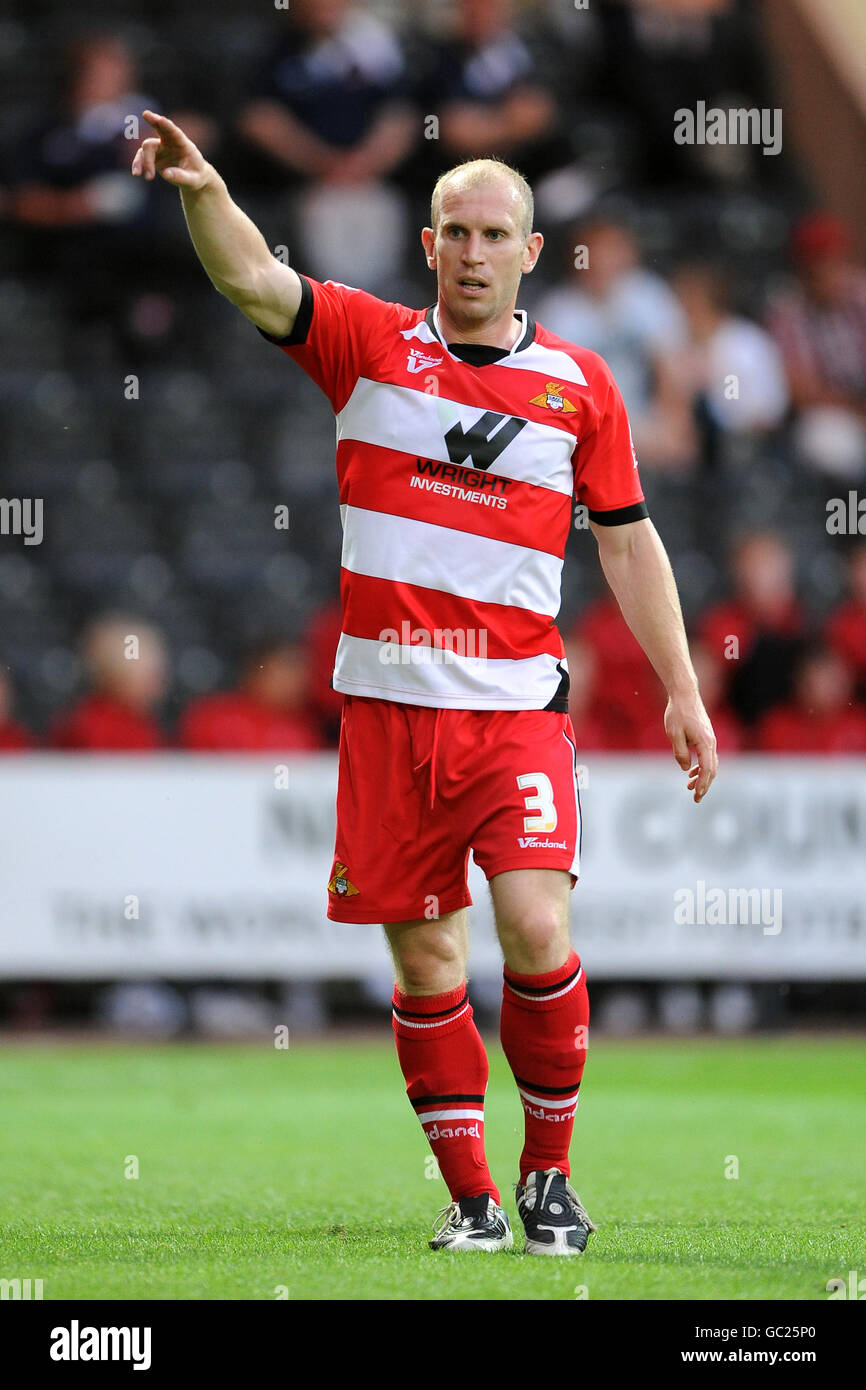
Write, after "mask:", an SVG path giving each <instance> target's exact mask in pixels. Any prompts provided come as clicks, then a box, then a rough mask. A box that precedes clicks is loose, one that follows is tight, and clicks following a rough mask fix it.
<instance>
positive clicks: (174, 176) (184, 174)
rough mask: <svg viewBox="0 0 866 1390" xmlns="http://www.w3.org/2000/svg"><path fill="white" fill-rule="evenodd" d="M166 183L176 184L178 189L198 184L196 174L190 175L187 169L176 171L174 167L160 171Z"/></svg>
mask: <svg viewBox="0 0 866 1390" xmlns="http://www.w3.org/2000/svg"><path fill="white" fill-rule="evenodd" d="M160 172H161V174H162V177H163V178H164V179H165V181H166V183H173V184H176V185H177V186H178V187H179V188H180V187H184V188H186V187H189V186H190V185H191V184H195V183H197V182H198V174H193V173H190V171H189V170H188V169H177V168H175V167H174V166H172V167H171V168H168V169H162V170H160Z"/></svg>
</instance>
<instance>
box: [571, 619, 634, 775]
mask: <svg viewBox="0 0 866 1390" xmlns="http://www.w3.org/2000/svg"><path fill="white" fill-rule="evenodd" d="M565 656H566V660H567V662H568V674H569V680H570V684H569V690H568V713H569V715H570V717H571V722H572V724H573V725H574V736H575V741H576V743H577V750H578V752H582V751H583V750H584V749H585V750H587V751H598V750H600V749H602V750H604V749H612V748H620V747H621V746H622V742H621V739H622V730H621V729H620V728H619V727H618V726H617V725H616V722H615V719H614V718H613V717H612V715H611V711H610V708H609V706H608V704H607V702H606V701H602V700H601V699H600V698H599V693H598V658H597V656H596V654H595V651H594V649H593V648H592V646H591V645H590V644H589V642H587V641H586V640H585V639H584V638H580V637H571V638H569V639H568V641H567V642H566V643H565Z"/></svg>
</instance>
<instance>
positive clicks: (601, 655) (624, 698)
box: [573, 597, 667, 747]
mask: <svg viewBox="0 0 866 1390" xmlns="http://www.w3.org/2000/svg"><path fill="white" fill-rule="evenodd" d="M573 635H574V637H575V638H577V639H581V640H583V641H584V642H588V643H589V645H590V646H591V647H592V649H593V651H594V652H595V655H596V659H597V661H598V671H597V675H596V689H597V690H600V691H603V692H604V702H605V706H606V707H607V708H608V712H609V713H608V718H606V720H605V722H606V724H607V728H608V733H607V737H608V739H611V738H613V739H614V740H616V743H617V745H618V746H624V747H629V746H633V745H630V744H629V742H628V739H630V738H631V727H632V726H634V727H635V728H639V727H641V726H642V725H643V724H644V723H647V722H650V721H652V720H653V719H655V718H656V717H657V718H658V719H659V720H661V719H662V718H663V717H664V712H665V704H666V703H667V701H666V698H665V692H664V686H663V685H662V683H661V681H660V680H659V678H658V676H657V675H656V673H655V671H654V670H653V668H652V666H651V665H650V663H649V658H648V657H647V656H646V654H645V652H644V650H643V648H642V647H641V645H640V643H639V642H638V640H637V638H636V637H635V636H634V634H633V632H632V631H631V629H630V628H629V626H628V624H627V623H626V621H625V618H624V617H623V616H622V613H621V612H620V610H619V605H618V604H617V602H616V600H615V599H614V598H612V597H605V598H601V599H598V600H597V601H596V602H595V603H592V604H590V606H589V607H588V608H587V609H586V611H585V612H584V613H583V614H582V615H581V617H580V618H579V620H578V622H577V623H576V625H575V628H574V633H573ZM623 720H626V721H627V722H628V726H629V728H628V729H627V730H625V729H624V730H623V731H622V733H619V732H618V730H619V728H620V727H621V725H622V721H623ZM611 731H612V732H611ZM621 738H625V739H626V742H625V744H621V743H620V742H619V740H620V739H621ZM607 746H611V744H610V742H608V744H607Z"/></svg>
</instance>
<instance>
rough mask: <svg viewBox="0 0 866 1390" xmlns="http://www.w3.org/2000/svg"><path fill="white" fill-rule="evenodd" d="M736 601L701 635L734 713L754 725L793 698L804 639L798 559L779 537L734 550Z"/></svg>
mask: <svg viewBox="0 0 866 1390" xmlns="http://www.w3.org/2000/svg"><path fill="white" fill-rule="evenodd" d="M731 568H732V572H733V581H734V590H735V593H734V597H733V598H731V599H726V600H724V601H723V602H722V603H719V604H716V605H715V606H714V607H712V608H710V609H709V611H708V612H707V613H705V614H704V616H703V618H702V619H701V621H700V623H699V625H698V629H699V636H700V637H701V638H702V639H703V641H704V642H705V643H706V644H707V646H708V648H709V650H710V652H711V653H712V654H714V655H715V656H716V657H717V658H719V659H720V660H721V661H722V662H723V663H724V665H723V668H722V669H723V670H724V669H727V672H728V677H727V680H726V681H725V687H726V689H725V697H726V699H727V700H728V702H729V703H730V706H731V708H732V710H733V712H734V713H735V715H736V716H737V717H738V718H739V719H741V720H742V721H743V722H744V723H746V724H753V723H754V721H755V720H756V719H758V718H759V717H760V716H761V715H762V714H764V712H765V711H766V710H767V709H769V708H770V706H771V705H774V704H777V703H779V701H781V700H785V699H787V698H788V696H789V694H790V688H791V677H792V672H793V666H794V663H795V661H796V660H797V658H798V657H799V654H800V648H801V643H802V640H803V637H804V614H803V610H802V607H801V605H800V603H799V601H798V599H797V595H796V592H795V587H794V581H795V565H794V557H793V555H792V553H791V550H790V549H789V547H788V546H787V545H786V544H785V542H784V541H783V540H782V538H781V537H780V536H777V535H776V534H775V533H773V532H770V531H761V532H755V533H753V534H752V535H749V536H746V537H744V538H743V539H741V540H740V541H739V542H738V543H737V544H736V545H735V546H734V548H733V552H732V556H731Z"/></svg>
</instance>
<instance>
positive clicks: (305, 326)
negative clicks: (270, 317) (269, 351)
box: [258, 275, 313, 347]
mask: <svg viewBox="0 0 866 1390" xmlns="http://www.w3.org/2000/svg"><path fill="white" fill-rule="evenodd" d="M298 279H299V280H300V282H301V302H300V305H299V306H298V312H297V314H296V316H295V322H294V324H293V326H292V331H291V333H287V334H286V336H285V338H275V337H274V335H273V333H266V332H265V330H264V329H263V328H259V329H258V331H259V333H261V335H262V337H263V338H267V340H268V342H269V343H276V345H277V347H301V346H302V345H303V344H304V343H305V342H306V341H307V334H308V333H309V331H310V324H311V323H312V321H313V287H312V285H311V284H310V282H309V280H308V279H307V277H306V275H299V276H298Z"/></svg>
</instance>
